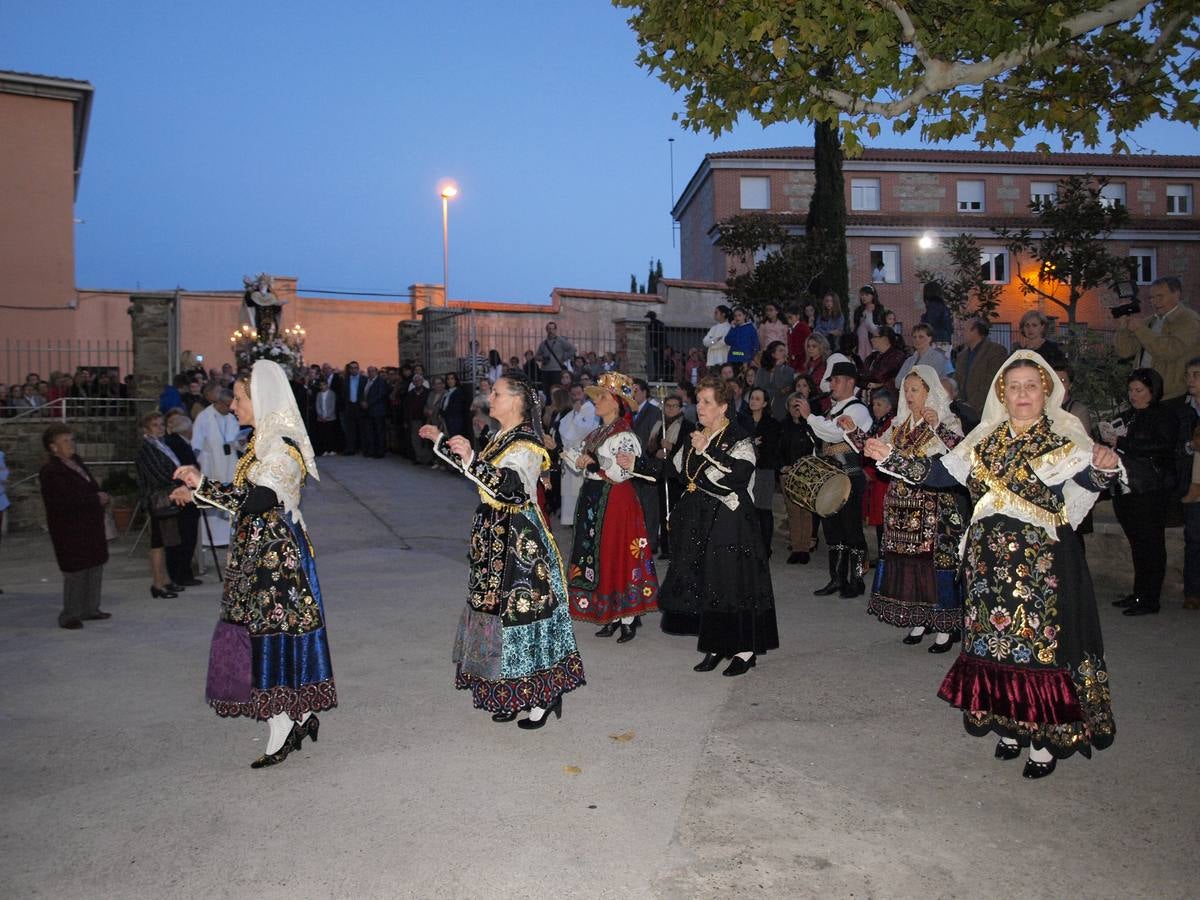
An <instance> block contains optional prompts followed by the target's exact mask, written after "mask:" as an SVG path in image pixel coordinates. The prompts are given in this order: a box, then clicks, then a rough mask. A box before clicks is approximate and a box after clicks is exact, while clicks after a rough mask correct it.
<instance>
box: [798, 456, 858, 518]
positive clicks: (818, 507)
mask: <svg viewBox="0 0 1200 900" xmlns="http://www.w3.org/2000/svg"><path fill="white" fill-rule="evenodd" d="M783 493H784V494H785V495H786V496H787V498H788V499H789V500H791V501H792V502H793V503H795V504H796V505H797V506H803V507H804V508H805V509H811V510H812V511H813V512H815V513H816V514H817V515H818V516H832V515H833V514H834V513H835V512H837V511H838V510H839V509H841V508H842V507H843V506H845V505H846V501H847V500H848V499H849V498H850V476H848V475H847V474H846V473H845V472H843V471H842V470H841V469H839V468H838V467H837V466H835V465H833V463H829V462H826V461H825V460H823V459H821V458H820V457H819V456H804V457H801V458H800V459H799V460H798V461H797V462H796V464H795V465H794V466H793V467H792V468H791V469H790V470H789V471H788V472H787V474H786V475H784V476H783Z"/></svg>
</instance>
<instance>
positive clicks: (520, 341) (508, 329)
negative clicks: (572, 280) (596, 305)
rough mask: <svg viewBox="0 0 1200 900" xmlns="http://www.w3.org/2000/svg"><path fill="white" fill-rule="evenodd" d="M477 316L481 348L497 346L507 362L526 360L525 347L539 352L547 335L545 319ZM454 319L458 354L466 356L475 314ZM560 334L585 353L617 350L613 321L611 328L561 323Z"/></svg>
mask: <svg viewBox="0 0 1200 900" xmlns="http://www.w3.org/2000/svg"><path fill="white" fill-rule="evenodd" d="M474 318H475V321H474V333H475V340H476V341H478V346H479V352H480V353H482V354H483V355H484V356H487V355H488V351H490V350H495V351H496V352H498V353H499V354H500V359H501V361H502V362H503V363H504V364H505V365H507V364H508V361H509V360H510V359H511V358H512V357H514V356H515V357H517V358H518V359H520V360H521V361H522V362H524V359H525V351H526V350H532V351H533V352H534V353H536V352H537V349H538V347H539V346H540V345H541V343H542V341H543V340H544V339H545V337H546V331H545V324H544V320H539V321H538V322H536V323H533V322H531V323H530V324H529V325H528V326H515V325H513V324H512V323H511V322H497V321H494V320H490V319H488V318H487V317H485V316H475V317H474ZM454 323H455V328H456V329H457V332H456V337H455V347H456V350H457V353H458V355H459V356H460V357H465V356H466V355H467V353H468V351H469V349H470V342H471V328H472V322H471V316H469V315H464V316H458V317H456V318H455V319H454ZM559 336H560V337H564V338H566V339H567V340H568V341H570V342H571V345H572V346H573V347H574V348H575V352H576V353H578V354H579V355H581V356H583V355H586V354H587V353H588V352H594V353H595V354H596V355H597V356H603V355H604V354H605V353H615V352H616V350H617V337H616V334H615V333H614V331H613V328H612V325H611V324H610V325H609V326H608V327H607V328H594V329H593V328H572V329H565V328H562V326H560V331H559Z"/></svg>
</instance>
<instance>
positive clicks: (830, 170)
mask: <svg viewBox="0 0 1200 900" xmlns="http://www.w3.org/2000/svg"><path fill="white" fill-rule="evenodd" d="M813 147H814V158H813V169H814V174H815V175H816V184H815V185H814V186H813V195H812V200H811V201H810V203H809V206H808V221H807V223H806V225H805V230H806V231H807V234H808V240H809V249H810V252H814V253H818V254H820V256H821V257H822V258H823V259H824V261H825V265H824V271H825V277H824V284H823V285H822V286H821V289H822V290H825V289H827V290H832V291H835V292H836V293H837V295H838V296H839V297H841V298H842V312H843V314H845V313H846V310H847V307H848V305H849V298H850V267H849V264H848V262H847V253H846V183H845V179H844V178H843V177H842V142H841V136H840V135H839V133H838V127H837V123H836V122H834V123H830V122H817V123H816V127H815V129H814V140H813Z"/></svg>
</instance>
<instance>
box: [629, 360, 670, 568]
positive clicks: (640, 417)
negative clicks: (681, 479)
mask: <svg viewBox="0 0 1200 900" xmlns="http://www.w3.org/2000/svg"><path fill="white" fill-rule="evenodd" d="M633 401H634V403H635V404H637V405H636V408H635V409H634V412H633V433H634V434H636V435H637V439H638V443H640V444H641V445H642V456H643V457H646V458H648V459H649V458H652V457H653V456H654V455H655V454H656V453H657V452H658V449H659V443H660V441H661V439H662V425H663V413H662V410H661V409H659V407H658V406H656V405H655V404H654V403H652V402H651V401H650V385H649V384H647V383H646V380H645V379H644V378H635V379H633ZM633 489H634V492H635V493H636V494H637V496H638V500H639V501H641V504H642V515H643V516H644V517H645V519H646V536H647V537H648V538H649V540H650V552H651V553H657V552H658V484H657V482H653V481H646V480H645V479H642V478H635V479H633Z"/></svg>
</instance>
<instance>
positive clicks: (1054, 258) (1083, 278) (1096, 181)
mask: <svg viewBox="0 0 1200 900" xmlns="http://www.w3.org/2000/svg"><path fill="white" fill-rule="evenodd" d="M1107 183H1108V180H1107V179H1105V178H1094V177H1092V176H1091V175H1086V176H1080V175H1071V176H1069V177H1067V178H1064V179H1062V180H1061V181H1059V183H1058V193H1057V194H1056V195H1055V196H1054V197H1052V198H1050V199H1047V200H1042V201H1035V202H1033V203H1030V204H1029V209H1030V210H1031V211H1032V212H1033V214H1034V216H1035V218H1036V219H1037V224H1036V225H1035V226H1033V227H1031V228H1020V229H1009V228H995V229H993V231H994V232H995V234H996V236H997V237H999V238H1000V239H1001V240H1003V241H1004V242H1005V245H1006V246H1007V247H1008V250H1009V253H1011V254H1012V256H1013V258H1014V259H1016V258H1017V257H1018V256H1024V257H1025V258H1027V259H1031V260H1033V261H1034V262H1036V263H1037V264H1038V266H1037V271H1036V272H1035V273H1032V274H1029V273H1028V272H1024V271H1022V270H1021V269H1020V267H1017V266H1014V268H1015V269H1016V275H1017V280H1018V281H1019V282H1020V283H1021V292H1022V293H1024V294H1026V295H1032V296H1035V297H1038V298H1040V299H1042V300H1047V301H1049V302H1051V303H1054V304H1055V305H1057V306H1059V307H1061V308H1062V309H1063V311H1065V312H1066V314H1067V322H1068V323H1069V324H1072V325H1073V324H1075V314H1076V311H1077V310H1078V307H1079V301H1080V300H1081V299H1083V296H1084V295H1085V294H1087V293H1088V292H1089V291H1093V290H1099V289H1105V288H1113V287H1115V285H1116V284H1118V283H1120V282H1121V281H1127V282H1128V281H1130V280H1131V277H1132V273H1131V271H1130V260H1129V257H1127V256H1117V255H1116V254H1114V253H1110V252H1109V249H1108V247H1109V244H1108V239H1109V236H1110V235H1111V234H1112V233H1113V231H1115V230H1116V229H1118V228H1120V227H1121V226H1122V225H1124V224H1125V223H1126V222H1128V221H1129V210H1128V209H1126V208H1125V206H1124V205H1123V204H1119V203H1110V202H1108V201H1107V200H1106V199H1105V198H1104V197H1103V196H1101V191H1102V190H1103V188H1104V186H1105V185H1106V184H1107Z"/></svg>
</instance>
